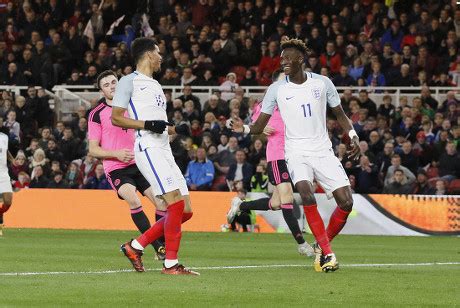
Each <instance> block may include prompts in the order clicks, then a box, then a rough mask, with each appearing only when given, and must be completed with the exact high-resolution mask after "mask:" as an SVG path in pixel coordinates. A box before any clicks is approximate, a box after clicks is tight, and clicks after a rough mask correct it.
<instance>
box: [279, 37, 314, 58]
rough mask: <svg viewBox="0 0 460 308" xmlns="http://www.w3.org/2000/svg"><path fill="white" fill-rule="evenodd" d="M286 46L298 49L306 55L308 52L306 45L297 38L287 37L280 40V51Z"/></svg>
mask: <svg viewBox="0 0 460 308" xmlns="http://www.w3.org/2000/svg"><path fill="white" fill-rule="evenodd" d="M286 48H294V49H297V50H298V51H300V52H301V53H302V54H303V55H307V54H309V53H310V50H309V49H308V47H307V45H305V43H304V42H303V41H302V40H299V39H287V40H283V41H282V42H281V51H283V50H285V49H286Z"/></svg>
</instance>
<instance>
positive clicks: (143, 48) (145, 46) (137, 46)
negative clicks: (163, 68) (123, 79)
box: [131, 37, 157, 64]
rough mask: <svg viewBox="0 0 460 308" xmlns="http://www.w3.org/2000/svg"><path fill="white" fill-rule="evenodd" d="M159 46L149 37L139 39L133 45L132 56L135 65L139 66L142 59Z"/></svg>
mask: <svg viewBox="0 0 460 308" xmlns="http://www.w3.org/2000/svg"><path fill="white" fill-rule="evenodd" d="M156 47H157V44H156V42H155V40H153V39H151V38H148V37H138V38H137V39H135V40H134V41H133V43H132V44H131V55H132V57H133V60H134V63H136V64H137V62H139V60H140V59H141V58H142V56H143V55H144V53H146V52H147V51H152V50H155V48H156Z"/></svg>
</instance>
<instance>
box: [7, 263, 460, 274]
mask: <svg viewBox="0 0 460 308" xmlns="http://www.w3.org/2000/svg"><path fill="white" fill-rule="evenodd" d="M438 265H460V262H427V263H370V264H367V263H363V264H341V265H340V267H397V266H438ZM308 266H309V265H308V264H267V265H236V266H203V267H190V269H195V270H225V269H251V268H284V267H308ZM160 270H161V269H159V268H154V269H146V271H149V272H151V271H160ZM130 272H134V270H131V269H121V270H107V271H82V272H75V271H74V272H16V273H0V276H44V275H103V274H117V273H130Z"/></svg>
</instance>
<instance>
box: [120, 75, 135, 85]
mask: <svg viewBox="0 0 460 308" xmlns="http://www.w3.org/2000/svg"><path fill="white" fill-rule="evenodd" d="M138 76H139V74H138V73H137V72H132V73H131V74H128V75H125V76H123V77H121V78H120V80H119V81H118V83H119V84H120V83H121V84H128V83H131V84H132V82H133V80H134V79H135V78H136V77H138Z"/></svg>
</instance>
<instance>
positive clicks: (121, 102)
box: [112, 77, 171, 134]
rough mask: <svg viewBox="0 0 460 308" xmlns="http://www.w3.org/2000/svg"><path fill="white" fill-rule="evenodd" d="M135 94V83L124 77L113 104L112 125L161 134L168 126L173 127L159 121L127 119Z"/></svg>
mask: <svg viewBox="0 0 460 308" xmlns="http://www.w3.org/2000/svg"><path fill="white" fill-rule="evenodd" d="M132 94H133V82H132V80H131V79H129V78H126V77H122V78H121V79H120V81H119V82H118V84H117V88H116V90H115V96H114V97H113V102H112V124H113V125H115V126H118V127H123V128H133V129H145V130H150V131H152V132H154V133H157V134H161V133H163V132H164V130H165V129H166V126H168V125H171V124H170V123H168V122H166V121H159V120H154V121H152V120H146V121H142V120H138V119H137V117H136V119H131V118H128V117H125V112H126V110H127V109H128V105H129V103H130V100H131V97H132Z"/></svg>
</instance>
